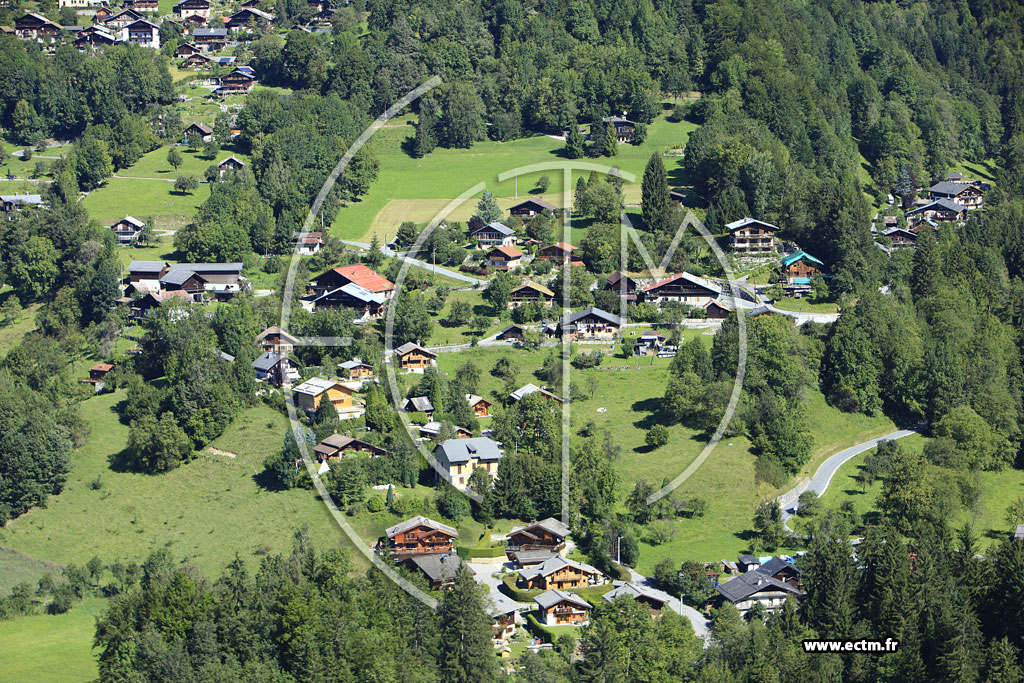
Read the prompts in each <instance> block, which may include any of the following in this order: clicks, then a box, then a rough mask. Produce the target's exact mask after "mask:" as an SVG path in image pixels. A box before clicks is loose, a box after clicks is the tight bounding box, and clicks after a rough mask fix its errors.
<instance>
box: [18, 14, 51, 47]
mask: <svg viewBox="0 0 1024 683" xmlns="http://www.w3.org/2000/svg"><path fill="white" fill-rule="evenodd" d="M61 30H62V29H61V26H60V24H57V23H55V22H52V21H50V20H49V19H47V18H46V17H44V16H43V15H42V14H36V13H35V12H29V13H28V14H25V15H24V16H20V17H18V18H17V19H15V20H14V35H16V36H17V37H18V38H21V39H22V40H36V41H40V42H42V41H43V40H45V39H50V38H56V37H57V36H59V35H60V32H61Z"/></svg>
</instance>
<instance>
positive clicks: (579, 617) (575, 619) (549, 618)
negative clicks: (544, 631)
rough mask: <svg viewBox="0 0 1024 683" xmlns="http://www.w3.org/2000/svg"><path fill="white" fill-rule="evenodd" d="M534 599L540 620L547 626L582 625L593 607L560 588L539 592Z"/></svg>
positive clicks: (586, 620) (587, 619)
mask: <svg viewBox="0 0 1024 683" xmlns="http://www.w3.org/2000/svg"><path fill="white" fill-rule="evenodd" d="M534 601H535V602H536V603H537V607H538V608H539V611H540V622H541V623H543V624H546V625H547V626H583V625H584V624H586V623H587V622H588V621H589V614H590V610H591V609H592V607H593V606H592V605H591V604H590V603H589V602H587V601H586V600H584V599H583V598H581V597H580V596H578V595H575V594H573V593H567V592H565V591H561V590H549V591H546V592H544V593H541V594H540V595H538V596H537V597H536V598H534Z"/></svg>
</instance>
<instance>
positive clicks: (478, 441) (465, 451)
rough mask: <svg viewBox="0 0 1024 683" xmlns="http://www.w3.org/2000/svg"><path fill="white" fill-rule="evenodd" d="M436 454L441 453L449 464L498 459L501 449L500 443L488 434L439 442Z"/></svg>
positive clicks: (435, 450) (435, 449)
mask: <svg viewBox="0 0 1024 683" xmlns="http://www.w3.org/2000/svg"><path fill="white" fill-rule="evenodd" d="M434 455H435V457H437V456H438V455H441V456H443V457H444V459H445V461H446V462H447V463H448V464H449V465H454V464H457V463H462V462H469V461H470V460H472V459H476V460H498V459H499V458H501V449H500V448H498V443H497V442H496V441H493V440H492V439H488V438H487V437H486V436H478V437H476V438H472V439H448V440H447V441H442V442H441V443H439V444H437V447H435V448H434Z"/></svg>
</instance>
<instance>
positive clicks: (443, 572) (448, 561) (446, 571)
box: [407, 553, 476, 582]
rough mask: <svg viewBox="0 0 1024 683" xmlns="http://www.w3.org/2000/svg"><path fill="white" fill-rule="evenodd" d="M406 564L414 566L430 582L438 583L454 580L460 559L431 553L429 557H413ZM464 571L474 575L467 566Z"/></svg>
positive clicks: (451, 554) (453, 555) (454, 554)
mask: <svg viewBox="0 0 1024 683" xmlns="http://www.w3.org/2000/svg"><path fill="white" fill-rule="evenodd" d="M407 562H410V563H412V564H413V565H415V566H416V568H417V569H419V570H420V571H421V572H423V573H424V574H425V575H426V576H427V578H428V579H430V580H431V581H434V582H440V581H450V580H451V579H454V578H455V574H456V572H458V571H459V566H460V565H461V564H462V558H460V557H459V556H458V555H457V554H456V553H431V554H429V555H413V556H412V557H410V558H409V559H408V560H407ZM466 569H468V570H469V572H470V573H471V574H475V573H476V572H474V571H473V570H472V569H470V568H469V567H468V566H467V567H466Z"/></svg>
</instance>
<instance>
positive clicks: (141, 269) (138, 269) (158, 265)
mask: <svg viewBox="0 0 1024 683" xmlns="http://www.w3.org/2000/svg"><path fill="white" fill-rule="evenodd" d="M167 266H168V264H167V262H166V261H132V262H131V263H129V264H128V272H129V273H153V272H158V271H161V270H163V269H164V268H166V267H167Z"/></svg>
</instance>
